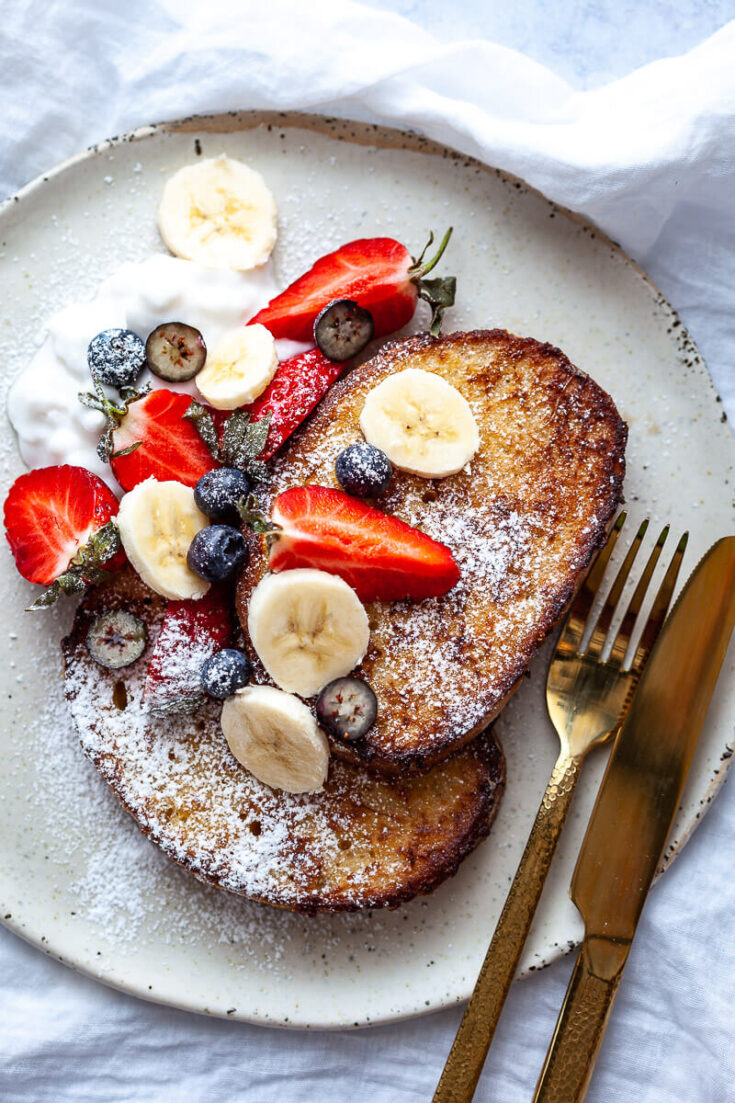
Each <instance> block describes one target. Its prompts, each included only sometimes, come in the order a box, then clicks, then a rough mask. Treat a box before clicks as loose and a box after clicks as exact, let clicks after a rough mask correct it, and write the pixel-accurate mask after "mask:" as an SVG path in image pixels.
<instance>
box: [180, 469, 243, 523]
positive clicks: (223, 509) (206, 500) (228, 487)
mask: <svg viewBox="0 0 735 1103" xmlns="http://www.w3.org/2000/svg"><path fill="white" fill-rule="evenodd" d="M249 493H250V480H249V479H248V477H247V475H245V474H243V472H242V471H238V470H237V468H236V467H218V468H216V469H215V470H214V471H208V472H207V474H206V475H202V477H201V479H200V480H199V482H198V483H197V485H196V486H195V487H194V501H195V502H196V504H197V506H198V507H199V509H200V510H201V511H202V513H206V515H207V517H209V518H210V519H211V520H212V521H230V522H233V521H237V516H238V515H237V503H238V501H239V500H240V499H241V498H245V499H247V496H248V494H249Z"/></svg>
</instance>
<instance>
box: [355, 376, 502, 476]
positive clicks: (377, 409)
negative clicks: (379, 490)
mask: <svg viewBox="0 0 735 1103" xmlns="http://www.w3.org/2000/svg"><path fill="white" fill-rule="evenodd" d="M360 428H361V429H362V432H363V436H364V437H365V440H367V441H368V442H369V443H370V444H374V445H375V446H376V448H380V449H382V451H383V452H385V454H386V456H387V457H388V459H389V460H390V461H391V463H392V464H394V465H395V466H396V467H399V468H400V469H401V470H402V471H410V472H412V473H413V474H414V475H423V476H424V477H425V478H427V479H443V478H444V477H445V476H446V475H455V474H456V473H457V472H458V471H461V470H462V468H463V467H464V465H465V464H466V463H468V462H469V460H471V459H472V457H473V456H474V454H475V452H476V451H477V449H478V448H479V446H480V434H479V432H478V430H477V423H476V421H475V419H474V417H473V415H472V410H471V409H470V407H469V404H468V403H467V400H466V399H464V398H463V397H462V395H461V394H460V393H459V391H458V390H457V388H456V387H453V386H452V384H451V383H447V381H446V379H442V377H441V376H440V375H435V374H434V372H428V371H422V370H421V368H406V370H405V371H401V372H396V374H395V375H389V376H388V378H387V379H384V380H383V382H382V383H379V384H378V385H377V387H373V389H372V391H370V393H369V394H368V396H367V398H366V399H365V405H364V406H363V408H362V413H361V415H360Z"/></svg>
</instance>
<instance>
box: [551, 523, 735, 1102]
mask: <svg viewBox="0 0 735 1103" xmlns="http://www.w3.org/2000/svg"><path fill="white" fill-rule="evenodd" d="M733 625H735V536H731V537H728V538H726V539H724V540H720V541H718V543H717V544H715V545H714V547H712V548H711V549H710V551H709V552H708V553H707V555H706V556H705V557H704V559H703V560H702V561H701V563H700V564H699V566H698V567H697V568H696V570H695V571H694V573H693V574H692V576H691V577H690V579H689V581H688V582H687V584H686V586H685V587H684V590H683V591H682V594H681V596H680V597H679V599H678V601H677V602H676V605H675V606H674V609H673V610H672V613H671V616H670V617H669V619H668V620H667V622H666V624H665V625H664V627H663V630H662V632H661V635H660V636H659V639H658V642H657V643H656V646H655V647H654V649H653V652H652V654H651V659H650V662H649V663H648V664H647V666H646V670H645V672H644V674H643V676H642V678H641V681H640V685H639V687H638V690H637V692H636V695H635V698H634V700H633V702H632V704H631V707H630V709H629V711H628V713H627V716H626V718H625V720H624V722H623V724H622V727H621V729H620V734H619V735H618V738H617V740H616V742H615V746H614V748H613V751H612V754H611V756H610V761H609V762H608V765H607V770H606V771H605V776H604V777H603V779H602V784H601V786H600V790H599V792H598V794H597V800H596V802H595V807H594V809H593V811H592V816H591V818H590V822H589V826H588V827H587V834H586V835H585V838H584V842H583V843H582V849H581V851H580V854H579V858H578V859H577V867H576V869H575V871H574V877H573V879H572V887H571V892H570V895H571V897H572V900H573V901H574V903H575V904H576V906H577V908H578V909H579V911H580V913H581V915H582V918H583V919H584V924H585V936H584V942H583V943H582V948H581V950H580V953H579V957H578V958H577V962H576V965H575V967H574V972H573V973H572V979H571V980H570V982H569V988H568V989H567V994H566V998H565V1000H564V1006H563V1007H562V1010H561V1014H560V1016H559V1021H558V1022H557V1025H556V1031H555V1033H554V1037H553V1040H552V1043H551V1046H550V1049H549V1052H548V1054H547V1056H546V1064H545V1065H544V1069H543V1072H542V1073H541V1077H540V1079H539V1082H538V1085H537V1086H536V1094H535V1095H534V1103H579V1101H580V1100H582V1099H583V1098H584V1096H585V1093H586V1091H587V1086H588V1084H589V1081H590V1077H591V1076H592V1070H593V1068H594V1064H595V1059H596V1057H597V1052H598V1050H599V1048H600V1043H601V1041H602V1036H603V1034H604V1031H605V1027H606V1025H607V1020H608V1017H609V1015H610V1011H611V1009H612V1005H613V1000H614V999H615V994H616V992H617V989H618V985H619V984H620V978H621V976H622V972H623V969H624V967H625V963H626V960H627V958H628V952H629V950H630V944H631V942H632V940H633V935H634V934H635V929H636V926H637V924H638V919H639V918H640V914H641V911H642V909H643V905H644V903H645V900H646V896H647V895H648V890H649V888H650V887H651V882H652V881H653V878H654V875H655V873H656V869H657V868H658V864H659V862H660V860H661V856H662V854H663V850H664V847H665V845H666V840H667V838H668V836H669V832H670V830H671V825H672V823H673V821H674V816H675V815H676V810H677V808H678V807H679V801H680V799H681V794H682V790H683V788H684V782H685V781H686V777H687V774H688V772H689V766H690V764H691V761H692V756H693V754H694V749H695V747H696V745H697V740H698V738H699V733H700V732H701V730H702V727H703V725H704V719H705V716H706V715H707V709H708V707H709V703H710V699H711V697H712V694H713V692H714V688H715V684H716V682H717V677H718V675H719V672H720V667H721V666H722V662H723V659H724V657H725V652H726V651H727V645H728V641H729V639H730V635H731V633H732V630H733Z"/></svg>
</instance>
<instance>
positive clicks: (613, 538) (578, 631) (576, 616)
mask: <svg viewBox="0 0 735 1103" xmlns="http://www.w3.org/2000/svg"><path fill="white" fill-rule="evenodd" d="M626 517H627V514H626V513H621V514H620V515H619V516H618V517H617V519H616V521H615V524H614V525H613V527H612V529H611V530H610V535H609V536H608V538H607V543H606V544H605V546H604V547H603V548H601V549H600V551H599V552H598V553H597V558H596V559H595V561H594V563H593V565H592V569H591V570H590V572H589V574H588V575H587V577H586V578H585V580H584V582H583V583H582V585H581V586H580V588H579V591H578V593H577V596H576V597H575V599H574V601H573V602H572V605H571V608H570V609H569V612H568V613H567V619H566V620H565V621H564V627H563V628H562V631H561V636H560V637H559V643H558V645H557V647H560V648H561V649H562V650H564V651H572V652H576V651H577V650H578V649H579V645H580V643H581V641H582V636H583V635H584V626H585V624H586V623H587V617H588V616H589V615H590V609H591V608H592V606H593V605H594V603H595V598H596V597H597V591H598V590H599V588H600V585H601V584H602V579H603V577H604V575H605V570H606V568H607V564H608V562H609V560H610V556H611V555H612V552H613V548H614V547H615V544H616V543H617V539H618V536H619V535H620V530H621V529H622V527H623V525H624V524H625V518H626Z"/></svg>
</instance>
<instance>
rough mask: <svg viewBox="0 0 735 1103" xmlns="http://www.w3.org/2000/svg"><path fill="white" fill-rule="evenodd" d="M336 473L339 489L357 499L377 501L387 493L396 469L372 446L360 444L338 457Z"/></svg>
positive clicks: (353, 445) (347, 449)
mask: <svg viewBox="0 0 735 1103" xmlns="http://www.w3.org/2000/svg"><path fill="white" fill-rule="evenodd" d="M334 473H335V475H336V476H337V481H338V482H339V485H340V486H341V487H342V489H343V490H345V491H346V492H347V493H348V494H354V495H355V496H356V497H357V498H377V496H378V495H379V494H382V493H383V492H384V491H385V490H387V489H388V484H389V483H390V480H391V477H392V475H393V466H392V464H391V462H390V460H389V459H388V457H387V456H386V454H385V452H381V450H380V449H379V448H376V447H375V445H373V444H366V443H365V441H359V442H358V443H357V444H351V445H350V446H349V447H348V448H345V449H344V450H343V451H342V452H340V454H339V455H338V456H337V460H336V463H335V465H334Z"/></svg>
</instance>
